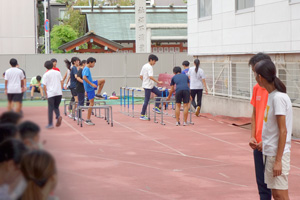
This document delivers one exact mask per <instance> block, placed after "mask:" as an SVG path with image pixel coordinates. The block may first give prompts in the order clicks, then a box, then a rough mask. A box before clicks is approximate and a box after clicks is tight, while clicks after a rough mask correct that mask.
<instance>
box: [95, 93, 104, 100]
mask: <svg viewBox="0 0 300 200" xmlns="http://www.w3.org/2000/svg"><path fill="white" fill-rule="evenodd" d="M95 97H96V98H98V99H104V97H103V96H102V95H101V94H96V95H95Z"/></svg>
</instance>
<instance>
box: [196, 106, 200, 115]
mask: <svg viewBox="0 0 300 200" xmlns="http://www.w3.org/2000/svg"><path fill="white" fill-rule="evenodd" d="M195 114H196V116H197V117H198V116H199V114H200V106H197V108H196V113H195Z"/></svg>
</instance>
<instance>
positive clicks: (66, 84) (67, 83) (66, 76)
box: [63, 59, 71, 90]
mask: <svg viewBox="0 0 300 200" xmlns="http://www.w3.org/2000/svg"><path fill="white" fill-rule="evenodd" d="M64 62H65V63H66V67H67V71H66V73H65V75H64V77H63V83H64V89H65V90H66V89H68V88H69V86H70V72H71V63H69V61H68V60H67V59H65V60H64ZM65 80H67V82H66V83H65Z"/></svg>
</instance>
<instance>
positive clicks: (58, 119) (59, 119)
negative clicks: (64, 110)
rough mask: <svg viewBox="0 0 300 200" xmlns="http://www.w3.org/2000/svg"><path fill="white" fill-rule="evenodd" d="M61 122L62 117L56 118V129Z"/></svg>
mask: <svg viewBox="0 0 300 200" xmlns="http://www.w3.org/2000/svg"><path fill="white" fill-rule="evenodd" d="M61 120H62V117H61V116H59V117H58V118H57V122H56V127H59V126H60V125H61Z"/></svg>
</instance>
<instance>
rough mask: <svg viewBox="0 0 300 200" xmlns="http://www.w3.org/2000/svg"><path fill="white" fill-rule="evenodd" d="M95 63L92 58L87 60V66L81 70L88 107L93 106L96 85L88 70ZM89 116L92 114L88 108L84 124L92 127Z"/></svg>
mask: <svg viewBox="0 0 300 200" xmlns="http://www.w3.org/2000/svg"><path fill="white" fill-rule="evenodd" d="M95 63H96V59H95V58H93V57H90V58H88V59H87V65H86V66H85V67H84V68H83V70H82V77H83V85H84V89H85V91H86V93H87V96H88V99H89V103H90V105H89V106H94V98H95V89H97V83H96V82H94V81H93V78H92V74H91V70H90V69H91V68H93V67H94V66H95ZM91 114H92V108H89V109H88V113H87V119H86V120H85V123H86V124H87V125H90V126H93V125H95V124H94V123H93V122H92V120H91Z"/></svg>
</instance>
